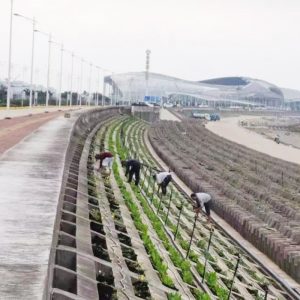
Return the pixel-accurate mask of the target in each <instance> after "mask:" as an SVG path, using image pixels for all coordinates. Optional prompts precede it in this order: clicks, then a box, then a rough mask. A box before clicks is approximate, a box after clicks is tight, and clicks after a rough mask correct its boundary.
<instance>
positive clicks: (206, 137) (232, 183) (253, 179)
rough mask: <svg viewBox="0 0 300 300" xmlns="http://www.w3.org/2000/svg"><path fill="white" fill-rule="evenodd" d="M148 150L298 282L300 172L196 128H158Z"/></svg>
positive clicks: (152, 133)
mask: <svg viewBox="0 0 300 300" xmlns="http://www.w3.org/2000/svg"><path fill="white" fill-rule="evenodd" d="M149 136H150V139H151V142H152V145H153V146H154V148H155V150H156V151H157V153H159V155H160V156H161V157H162V159H163V160H165V161H166V162H167V163H168V164H169V166H170V167H171V168H172V170H174V171H175V172H176V174H178V175H179V176H180V177H181V179H182V180H183V181H184V182H185V183H186V184H187V185H188V186H190V187H191V188H192V189H193V190H196V191H206V192H209V193H211V194H212V195H213V198H214V210H215V212H216V213H217V214H218V215H220V216H221V217H223V218H224V219H225V220H226V221H227V222H228V223H230V224H231V225H232V226H233V227H234V228H235V229H236V230H238V231H239V232H240V233H241V234H242V235H243V237H245V238H246V239H248V240H249V241H251V242H252V243H253V244H254V245H256V247H257V248H259V249H260V250H261V251H263V252H264V253H266V254H267V255H268V256H269V257H270V258H272V259H273V260H274V261H275V262H276V263H277V264H278V265H279V266H280V267H281V268H282V269H284V270H285V271H286V272H287V273H288V274H290V275H291V276H292V277H294V279H295V280H297V281H298V282H300V195H299V183H300V169H299V166H297V165H294V164H291V163H287V162H284V161H281V160H278V159H275V158H272V157H269V156H267V155H264V154H261V153H259V152H256V151H253V150H250V149H248V148H245V147H243V146H240V145H237V144H235V143H232V142H229V141H227V140H225V139H223V138H220V137H218V136H216V135H214V134H212V133H211V132H209V131H208V130H206V129H205V128H204V126H203V125H202V124H199V122H195V121H191V120H188V121H186V120H184V121H183V122H181V123H174V122H161V123H159V124H158V125H156V126H153V127H152V128H151V130H150V135H149Z"/></svg>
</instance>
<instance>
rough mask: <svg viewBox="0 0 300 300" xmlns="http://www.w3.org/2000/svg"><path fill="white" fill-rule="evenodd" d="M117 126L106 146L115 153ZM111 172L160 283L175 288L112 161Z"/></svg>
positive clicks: (111, 131)
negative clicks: (114, 136)
mask: <svg viewBox="0 0 300 300" xmlns="http://www.w3.org/2000/svg"><path fill="white" fill-rule="evenodd" d="M117 126H118V123H116V124H115V125H114V126H112V127H111V129H110V135H109V146H108V148H109V150H110V151H111V152H112V153H114V154H116V153H115V150H114V143H113V138H112V134H113V132H114V130H115V128H116V127H117ZM113 174H114V177H115V179H116V182H117V184H118V186H119V188H120V191H121V193H122V196H123V198H124V201H125V204H126V205H127V207H128V209H129V211H130V213H131V217H132V219H133V222H134V224H135V227H136V228H137V230H138V231H139V234H140V237H141V239H142V241H143V243H144V246H145V249H146V251H147V253H148V254H149V256H150V260H151V263H152V264H153V267H154V268H155V269H156V270H157V271H158V273H159V277H160V279H161V281H162V283H163V284H164V285H166V286H168V287H170V288H173V289H175V285H174V282H173V280H172V279H171V278H170V276H169V275H168V272H167V270H168V267H167V265H166V264H165V263H164V262H163V259H162V258H161V256H160V254H159V252H158V251H157V249H156V247H155V246H154V244H153V242H152V241H151V238H150V236H149V234H148V227H147V225H145V224H143V221H142V219H141V216H140V212H139V209H138V207H137V205H136V204H135V203H134V201H133V199H132V197H131V194H130V192H129V191H127V189H126V186H125V185H124V183H123V180H122V179H121V176H120V174H119V170H118V166H117V163H116V162H114V163H113Z"/></svg>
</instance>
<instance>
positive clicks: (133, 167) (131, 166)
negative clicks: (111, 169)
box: [122, 159, 141, 185]
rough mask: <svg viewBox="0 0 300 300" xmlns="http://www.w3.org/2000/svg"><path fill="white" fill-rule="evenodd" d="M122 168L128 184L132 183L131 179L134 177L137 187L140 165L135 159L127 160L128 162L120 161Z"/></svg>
mask: <svg viewBox="0 0 300 300" xmlns="http://www.w3.org/2000/svg"><path fill="white" fill-rule="evenodd" d="M122 166H123V167H126V172H125V176H127V175H128V174H129V177H128V182H131V181H132V177H133V175H134V178H135V185H139V182H140V170H141V163H140V162H139V161H138V160H136V159H128V160H122Z"/></svg>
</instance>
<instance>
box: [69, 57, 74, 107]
mask: <svg viewBox="0 0 300 300" xmlns="http://www.w3.org/2000/svg"><path fill="white" fill-rule="evenodd" d="M73 70H74V52H72V66H71V91H70V106H72V98H73Z"/></svg>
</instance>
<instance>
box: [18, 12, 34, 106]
mask: <svg viewBox="0 0 300 300" xmlns="http://www.w3.org/2000/svg"><path fill="white" fill-rule="evenodd" d="M14 15H15V16H16V17H21V18H23V19H25V20H27V21H29V22H31V23H32V42H31V43H32V44H31V67H30V95H29V106H30V108H31V107H32V96H33V68H34V35H35V25H36V20H35V18H34V17H33V18H28V17H25V16H23V15H20V14H14Z"/></svg>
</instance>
